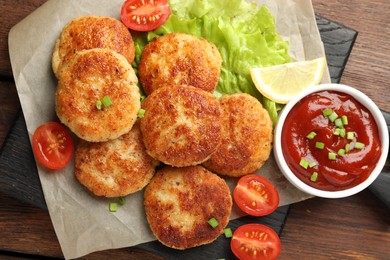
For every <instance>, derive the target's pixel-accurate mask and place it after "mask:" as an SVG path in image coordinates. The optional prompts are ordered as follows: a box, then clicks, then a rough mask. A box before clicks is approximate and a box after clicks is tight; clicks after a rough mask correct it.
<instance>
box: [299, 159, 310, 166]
mask: <svg viewBox="0 0 390 260" xmlns="http://www.w3.org/2000/svg"><path fill="white" fill-rule="evenodd" d="M299 165H300V166H302V167H303V168H305V169H307V167H309V162H308V161H307V160H306V159H305V158H301V160H300V161H299Z"/></svg>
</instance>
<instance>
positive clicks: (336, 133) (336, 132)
mask: <svg viewBox="0 0 390 260" xmlns="http://www.w3.org/2000/svg"><path fill="white" fill-rule="evenodd" d="M340 130H341V129H340V128H336V129H335V130H334V131H333V134H334V135H340Z"/></svg>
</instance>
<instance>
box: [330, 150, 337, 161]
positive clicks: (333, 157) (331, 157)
mask: <svg viewBox="0 0 390 260" xmlns="http://www.w3.org/2000/svg"><path fill="white" fill-rule="evenodd" d="M336 158H337V154H335V153H332V152H330V153H328V159H329V160H336Z"/></svg>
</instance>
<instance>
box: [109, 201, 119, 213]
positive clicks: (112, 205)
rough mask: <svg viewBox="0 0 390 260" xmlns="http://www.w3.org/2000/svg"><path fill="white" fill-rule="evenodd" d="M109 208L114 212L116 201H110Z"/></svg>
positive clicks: (116, 208) (116, 205) (116, 206)
mask: <svg viewBox="0 0 390 260" xmlns="http://www.w3.org/2000/svg"><path fill="white" fill-rule="evenodd" d="M109 209H110V211H111V212H116V211H117V210H118V203H116V202H111V203H110V205H109Z"/></svg>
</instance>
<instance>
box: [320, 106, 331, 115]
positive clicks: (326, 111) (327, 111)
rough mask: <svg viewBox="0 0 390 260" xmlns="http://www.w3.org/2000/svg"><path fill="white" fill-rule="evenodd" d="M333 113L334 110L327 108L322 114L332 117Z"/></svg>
mask: <svg viewBox="0 0 390 260" xmlns="http://www.w3.org/2000/svg"><path fill="white" fill-rule="evenodd" d="M332 113H333V110H332V109H331V108H327V109H325V110H324V111H322V114H323V115H324V116H330V115H331V114H332Z"/></svg>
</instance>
